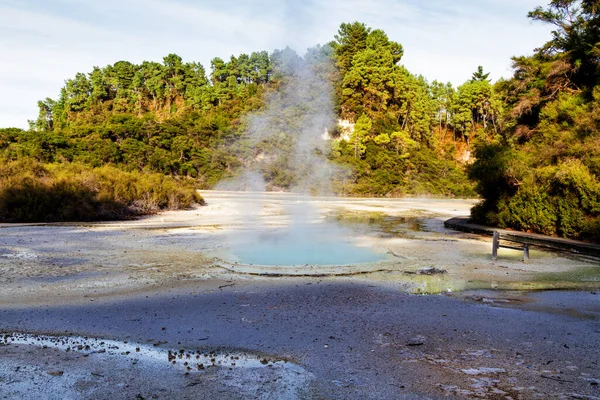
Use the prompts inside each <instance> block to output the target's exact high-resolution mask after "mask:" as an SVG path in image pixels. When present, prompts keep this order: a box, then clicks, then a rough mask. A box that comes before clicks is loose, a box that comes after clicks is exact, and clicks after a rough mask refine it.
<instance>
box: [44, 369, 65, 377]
mask: <svg viewBox="0 0 600 400" xmlns="http://www.w3.org/2000/svg"><path fill="white" fill-rule="evenodd" d="M63 374H64V371H61V370H50V371H48V375H52V376H63Z"/></svg>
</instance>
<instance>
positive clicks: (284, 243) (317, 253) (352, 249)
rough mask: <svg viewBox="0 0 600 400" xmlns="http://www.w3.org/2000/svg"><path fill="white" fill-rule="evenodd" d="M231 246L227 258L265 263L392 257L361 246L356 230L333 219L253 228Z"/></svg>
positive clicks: (326, 262)
mask: <svg viewBox="0 0 600 400" xmlns="http://www.w3.org/2000/svg"><path fill="white" fill-rule="evenodd" d="M228 249H229V250H228V252H229V254H228V255H225V256H224V258H225V259H230V260H231V261H235V262H239V263H243V264H255V265H263V266H274V265H279V266H298V265H348V264H364V263H372V262H377V261H383V260H385V259H388V258H389V257H388V255H387V254H384V253H381V252H377V251H374V250H373V249H371V248H369V247H365V246H360V245H359V244H357V243H356V240H355V239H354V238H353V237H352V232H350V231H348V230H344V229H342V228H341V227H340V226H338V225H337V224H335V223H330V222H320V223H312V224H293V225H291V226H288V227H283V228H274V229H268V230H260V231H252V230H251V231H249V232H245V233H244V234H241V235H234V237H233V238H232V240H231V241H230V243H229V245H228Z"/></svg>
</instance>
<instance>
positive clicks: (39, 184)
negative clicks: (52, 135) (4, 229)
mask: <svg viewBox="0 0 600 400" xmlns="http://www.w3.org/2000/svg"><path fill="white" fill-rule="evenodd" d="M202 202H203V200H202V198H201V197H200V195H199V194H198V192H197V191H196V188H195V184H194V182H192V181H188V182H181V181H176V180H175V179H173V178H171V177H168V176H165V175H163V174H158V173H140V172H125V171H122V170H119V169H117V168H115V167H111V166H104V167H99V168H91V167H89V166H85V165H81V164H48V165H43V164H41V163H39V162H37V161H34V160H31V159H22V160H19V161H12V162H9V163H6V164H4V165H2V166H0V220H2V221H7V222H39V221H47V222H55V221H95V220H106V219H124V218H129V217H133V216H137V215H144V214H150V213H154V212H157V211H159V210H165V209H173V210H176V209H181V208H188V207H190V206H192V205H193V204H197V203H202Z"/></svg>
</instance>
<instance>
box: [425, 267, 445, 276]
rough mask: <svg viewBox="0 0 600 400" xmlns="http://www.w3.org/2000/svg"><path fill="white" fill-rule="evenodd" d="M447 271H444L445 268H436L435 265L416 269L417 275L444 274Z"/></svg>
mask: <svg viewBox="0 0 600 400" xmlns="http://www.w3.org/2000/svg"><path fill="white" fill-rule="evenodd" d="M447 272H448V271H446V270H445V269H437V268H435V267H430V268H422V269H420V270H418V271H417V274H418V275H436V274H445V273H447Z"/></svg>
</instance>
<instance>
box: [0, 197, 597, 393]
mask: <svg viewBox="0 0 600 400" xmlns="http://www.w3.org/2000/svg"><path fill="white" fill-rule="evenodd" d="M204 196H205V197H206V198H207V201H208V202H209V206H207V207H203V208H200V209H196V210H190V211H185V212H177V213H165V214H162V215H157V216H154V217H151V218H148V219H144V220H139V221H131V222H125V223H110V224H94V225H81V224H79V225H77V224H75V225H20V226H16V225H3V226H2V228H1V229H0V329H1V330H2V332H3V336H2V337H1V338H0V398H7V399H12V398H56V399H59V398H60V399H63V398H223V399H226V398H227V399H231V398H244V399H247V398H265V399H270V398H273V399H282V398H290V399H293V398H306V399H312V398H319V399H347V398H373V399H387V398H415V399H416V398H419V399H421V398H432V399H437V398H490V399H496V398H500V399H504V398H506V399H509V398H512V399H529V398H544V399H545V398H557V399H560V398H565V399H569V398H574V399H596V398H600V388H599V387H598V384H599V383H600V374H599V373H598V371H600V368H599V367H598V363H599V362H600V348H599V347H600V297H599V296H600V295H598V294H596V290H597V289H598V287H599V286H600V284H599V283H598V282H599V280H600V273H599V269H598V262H597V261H594V260H586V259H580V258H574V257H572V256H568V257H567V256H565V255H560V254H553V253H546V252H542V251H533V252H532V254H531V256H532V259H531V261H530V262H529V263H528V264H523V263H522V261H521V260H520V255H519V254H518V252H516V251H510V250H506V251H505V252H503V253H501V255H500V258H499V259H498V261H496V262H492V261H491V260H490V257H489V251H490V243H489V240H488V239H485V238H480V237H477V236H473V235H468V234H464V233H458V232H451V231H446V230H445V229H444V228H443V220H444V219H446V218H449V217H451V216H455V215H465V214H468V209H469V207H470V206H471V205H472V202H468V201H458V200H457V201H437V200H429V199H426V200H414V199H408V200H369V199H358V200H357V199H341V200H340V199H327V198H323V199H310V200H305V199H297V198H290V197H289V196H286V195H260V196H259V197H258V198H257V197H255V196H251V197H248V195H236V194H231V193H223V192H221V193H219V192H217V193H210V192H209V193H205V194H204ZM290 202H293V203H294V204H298V203H302V204H303V202H305V203H310V207H309V208H307V209H308V211H307V214H305V215H303V218H305V219H310V220H314V221H315V223H318V222H322V221H335V223H336V224H338V225H342V226H344V229H346V230H345V231H344V232H346V233H345V234H346V235H347V236H348V237H347V240H349V241H353V243H356V244H357V245H361V246H367V247H369V248H372V249H373V250H374V251H377V252H379V253H381V254H385V255H386V257H385V259H384V260H382V261H380V262H377V263H370V264H361V265H344V266H335V265H333V266H327V267H314V266H300V267H295V268H290V267H285V266H270V267H264V266H262V267H261V266H256V265H245V264H241V263H236V261H235V257H231V255H230V254H229V253H231V251H232V250H231V248H230V247H229V246H228V245H227V243H228V240H229V238H230V237H231V236H230V235H231V233H232V232H242V233H244V232H245V230H247V229H249V228H248V224H247V223H246V222H248V221H250V222H251V223H252V224H254V225H257V224H261V225H262V226H263V227H264V228H265V229H267V228H269V227H278V226H279V227H281V226H286V224H289V223H290V218H291V217H290V216H289V212H287V211H286V210H288V209H287V208H286V207H287V205H288V204H290ZM442 271H445V272H444V273H442ZM539 289H569V290H570V291H550V292H549V291H535V292H531V290H539ZM523 290H525V291H523ZM573 290H576V291H573ZM423 293H428V294H429V295H422V294H423ZM232 357H233V358H232ZM232 364H235V365H232ZM200 365H201V367H200Z"/></svg>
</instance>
